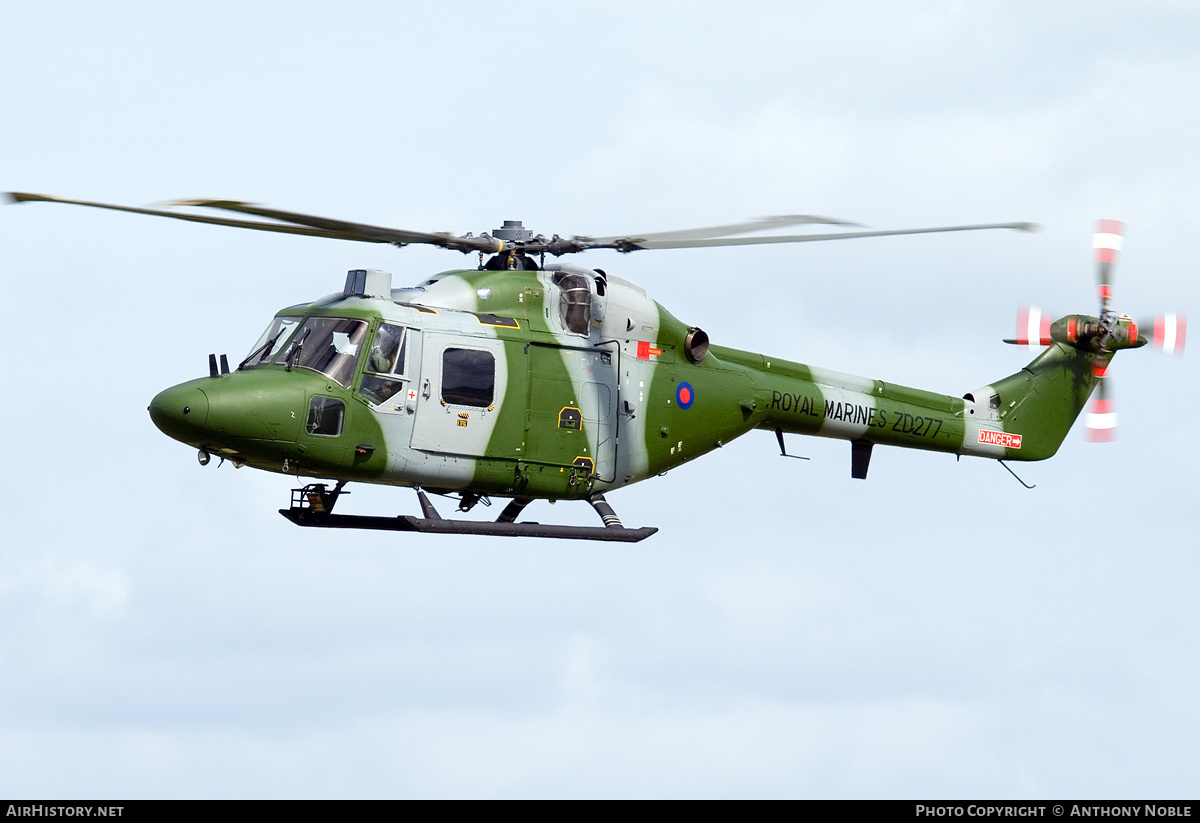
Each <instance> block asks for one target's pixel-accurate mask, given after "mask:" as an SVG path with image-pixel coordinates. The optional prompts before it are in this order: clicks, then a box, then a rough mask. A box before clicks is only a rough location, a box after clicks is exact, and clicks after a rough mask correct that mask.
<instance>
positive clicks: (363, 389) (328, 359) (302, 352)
mask: <svg viewBox="0 0 1200 823" xmlns="http://www.w3.org/2000/svg"><path fill="white" fill-rule="evenodd" d="M369 330H370V324H369V323H368V322H367V321H365V320H359V319H356V318H350V317H296V316H290V315H280V316H278V317H275V318H274V319H273V320H272V321H271V325H270V326H269V327H267V330H266V331H265V332H264V333H263V335H262V337H260V338H259V339H258V342H257V343H256V344H255V345H254V348H253V349H252V350H251V351H250V354H249V356H247V357H246V359H245V360H243V361H242V362H241V364H240V365H239V366H238V368H239V369H247V368H256V367H258V366H282V367H283V368H285V369H287V370H288V371H291V370H292V369H308V370H310V371H315V372H318V373H319V374H323V375H325V376H326V377H328V378H329V379H330V380H333V381H335V382H337V383H338V384H339V385H341V386H342V387H344V388H349V387H350V384H351V383H353V382H354V373H355V370H356V369H357V367H358V360H359V355H360V354H362V353H363V351H364V349H367V347H366V346H364V343H365V341H366V339H367V333H368V331H369ZM407 355H408V329H407V328H405V327H404V326H398V325H394V324H392V323H380V324H379V328H378V329H376V331H375V337H374V339H373V340H372V341H371V344H370V347H369V351H368V353H367V358H366V363H365V364H364V366H363V379H362V384H361V386H360V388H359V393H360V394H362V396H363V397H364V398H366V400H367V401H368V402H369V403H370V404H371V405H372V406H375V405H378V404H380V403H384V402H385V401H387V400H389V399H390V398H391V397H393V396H394V395H396V394H397V393H398V392H399V391H400V390H401V389H402V388H403V387H404V385H405V382H406V381H407V379H408V378H407V374H408V369H407V362H408V357H407Z"/></svg>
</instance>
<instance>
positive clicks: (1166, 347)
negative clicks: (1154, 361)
mask: <svg viewBox="0 0 1200 823" xmlns="http://www.w3.org/2000/svg"><path fill="white" fill-rule="evenodd" d="M1141 328H1142V330H1143V331H1150V332H1151V335H1150V345H1152V346H1154V348H1156V349H1160V350H1162V353H1163V354H1174V355H1181V354H1183V347H1184V344H1185V343H1186V342H1187V316H1186V315H1184V314H1182V313H1178V312H1173V311H1172V312H1167V313H1166V314H1160V315H1158V316H1157V317H1155V318H1154V319H1153V320H1152V321H1149V322H1145V323H1142V324H1141Z"/></svg>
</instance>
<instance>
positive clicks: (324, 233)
mask: <svg viewBox="0 0 1200 823" xmlns="http://www.w3.org/2000/svg"><path fill="white" fill-rule="evenodd" d="M8 197H9V199H10V200H12V202H14V203H38V202H41V203H66V204H68V205H72V206H89V207H91V208H94V209H110V210H112V211H126V212H130V213H132V214H149V215H152V216H154V217H170V218H173V219H175V220H188V221H190V222H193V223H211V224H213V225H216V226H233V227H234V228H238V229H256V230H258V231H274V232H281V233H283V234H303V235H307V236H310V237H329V238H333V239H335V240H361V239H362V238H360V237H351V236H348V235H346V234H344V233H340V232H334V231H328V230H326V229H316V228H306V227H303V226H277V225H274V224H271V223H256V222H253V221H250V220H230V219H229V218H227V217H206V216H205V215H202V214H185V213H183V212H174V211H162V210H160V209H143V208H137V207H136V206H114V205H112V204H111V203H93V202H90V201H88V200H68V199H66V198H64V197H51V196H49V195H46V194H30V193H28V192H20V191H10V192H8ZM375 242H386V241H382V240H379V241H375Z"/></svg>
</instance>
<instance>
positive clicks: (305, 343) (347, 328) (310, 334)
mask: <svg viewBox="0 0 1200 823" xmlns="http://www.w3.org/2000/svg"><path fill="white" fill-rule="evenodd" d="M366 336H367V323H366V321H364V320H351V319H349V318H346V317H310V318H308V319H307V320H305V321H304V322H303V323H302V324H301V326H300V328H299V329H297V330H296V333H295V334H293V335H292V340H291V342H290V343H288V344H287V346H286V347H285V348H284V349H283V351H282V352H280V354H279V356H278V357H277V358H276V359H275V365H277V366H285V367H287V368H289V369H294V368H300V369H312V370H313V371H315V372H320V373H321V374H323V375H325V376H326V377H328V378H329V379H330V380H333V381H335V382H337V383H340V384H341V385H343V386H349V385H350V382H351V381H352V380H353V379H354V367H355V365H356V364H357V363H358V355H359V354H360V353H361V351H362V342H363V339H364V338H365V337H366Z"/></svg>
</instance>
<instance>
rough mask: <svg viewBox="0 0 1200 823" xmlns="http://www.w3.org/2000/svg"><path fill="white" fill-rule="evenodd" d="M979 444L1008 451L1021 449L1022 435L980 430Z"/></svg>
mask: <svg viewBox="0 0 1200 823" xmlns="http://www.w3.org/2000/svg"><path fill="white" fill-rule="evenodd" d="M979 442H980V443H986V444H987V445H989V446H1003V447H1004V448H1006V449H1019V448H1021V435H1019V434H1009V433H1008V432H994V431H992V430H991V429H980V430H979Z"/></svg>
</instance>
